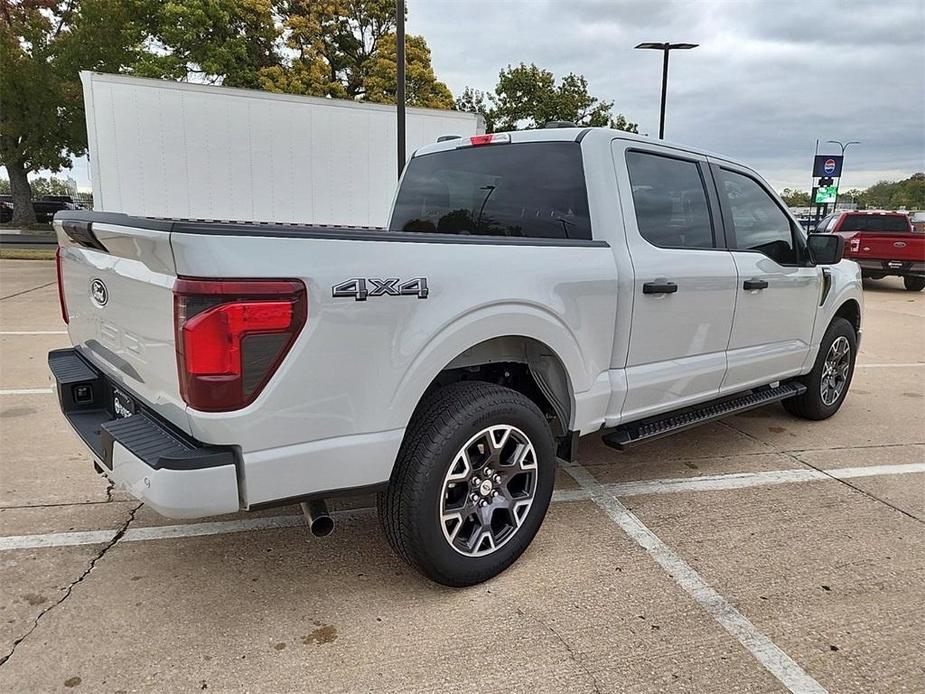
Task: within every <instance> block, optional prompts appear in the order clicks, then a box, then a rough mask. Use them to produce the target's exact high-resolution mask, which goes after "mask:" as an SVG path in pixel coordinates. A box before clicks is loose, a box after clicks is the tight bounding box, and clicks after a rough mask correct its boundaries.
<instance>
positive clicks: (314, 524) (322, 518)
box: [300, 499, 334, 537]
mask: <svg viewBox="0 0 925 694" xmlns="http://www.w3.org/2000/svg"><path fill="white" fill-rule="evenodd" d="M300 505H301V507H302V513H303V514H305V520H307V521H308V529H309V530H310V531H311V533H312V535H314V536H315V537H327V536H328V535H330V534H331V533H333V532H334V519H333V518H331V514H330V513H328V505H327V504H326V503H325V502H324V499H312V500H311V501H303V502H302V503H301V504H300Z"/></svg>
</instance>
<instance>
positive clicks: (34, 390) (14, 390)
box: [0, 388, 55, 395]
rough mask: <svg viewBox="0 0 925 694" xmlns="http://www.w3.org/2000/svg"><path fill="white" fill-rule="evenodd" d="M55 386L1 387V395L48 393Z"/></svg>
mask: <svg viewBox="0 0 925 694" xmlns="http://www.w3.org/2000/svg"><path fill="white" fill-rule="evenodd" d="M54 392H55V391H54V389H53V388H0V395H48V393H54Z"/></svg>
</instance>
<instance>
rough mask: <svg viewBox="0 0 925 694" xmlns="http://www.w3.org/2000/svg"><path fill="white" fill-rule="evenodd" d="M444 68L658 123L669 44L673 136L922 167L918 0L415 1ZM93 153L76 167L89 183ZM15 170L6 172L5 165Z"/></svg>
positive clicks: (857, 169)
mask: <svg viewBox="0 0 925 694" xmlns="http://www.w3.org/2000/svg"><path fill="white" fill-rule="evenodd" d="M406 1H407V5H408V27H407V30H408V32H409V33H415V34H423V35H424V37H425V38H426V39H427V42H428V44H429V45H430V48H431V52H432V54H433V64H434V68H435V71H436V73H437V76H438V77H439V78H440V79H442V80H443V81H445V82H446V83H447V84H448V85H449V87H450V89H451V90H452V91H453V93H454V94H459V93H461V92H462V90H463V89H464V88H465V87H466V86H467V85H468V86H472V87H475V88H477V89H481V90H491V89H493V88H494V86H495V84H496V82H497V76H498V71H499V70H500V69H501V68H503V67H504V66H506V65H508V64H513V65H516V64H518V63H520V62H525V63H531V62H533V63H536V64H537V65H539V66H541V67H543V68H546V69H548V70H551V71H552V72H553V73H555V75H556V76H557V77H558V76H562V75H564V74H567V73H569V72H577V73H581V74H583V75H585V76H586V77H587V78H588V82H589V86H590V90H591V93H592V94H594V95H595V96H598V97H600V98H601V99H604V100H607V101H613V102H614V104H615V107H614V108H615V111H616V112H621V113H624V114H625V115H626V116H627V118H628V119H629V120H631V121H633V122H636V123H639V130H640V132H642V133H648V134H650V135H651V136H653V137H654V136H656V135H657V134H658V104H659V90H660V80H661V54H660V53H658V52H656V51H643V50H639V51H637V50H633V46H635V45H636V44H638V43H640V42H642V41H672V42H682V41H683V42H690V43H698V44H700V47H699V48H696V49H694V50H692V51H679V52H676V53H673V54H672V59H671V69H670V78H669V92H668V116H667V125H666V136H667V139H669V140H673V141H676V142H679V143H683V144H688V145H692V146H697V147H702V148H705V149H708V150H711V151H714V152H717V153H721V154H725V155H728V156H730V157H732V158H735V159H738V160H741V161H743V162H745V163H747V164H750V165H751V166H753V167H754V168H756V169H757V170H758V171H760V172H761V173H762V174H764V176H765V177H766V178H767V179H768V180H769V181H770V182H771V183H772V185H774V186H775V187H776V188H778V189H779V190H780V189H783V188H785V187H791V188H800V189H804V190H807V189H809V187H810V185H811V180H810V173H811V163H812V155H813V150H814V147H815V144H816V139H817V138H819V140H820V141H821V144H820V153H825V154H829V153H834V152H836V151H837V149H836V146H835V145H826V144H825V141H826V140H830V139H832V140H841V141H848V140H860V141H861V142H862V144H860V145H855V146H852V147H851V149H850V150H849V151H848V156H847V158H846V160H845V169H844V177H843V178H842V187H843V188H846V187H847V188H855V187H859V188H861V187H866V186H869V185H871V184H872V183H875V182H876V181H878V180H882V179H892V180H897V179H902V178H906V177H908V176H909V175H910V174H912V173H914V172H916V171H923V170H925V2H923V0H825V1H820V0H799V1H793V0H764V1H763V2H759V1H755V2H752V1H749V0H726V1H722V0H699V1H698V0H685V1H682V2H663V1H659V0H406ZM87 169H88V166H87V161H86V158H83V157H82V158H80V159H78V160H77V161H75V166H74V171H73V174H72V175H73V176H74V177H75V178H76V179H77V181H78V184H79V185H80V186H81V187H86V186H88V185H89V171H88V170H87ZM3 173H5V172H3Z"/></svg>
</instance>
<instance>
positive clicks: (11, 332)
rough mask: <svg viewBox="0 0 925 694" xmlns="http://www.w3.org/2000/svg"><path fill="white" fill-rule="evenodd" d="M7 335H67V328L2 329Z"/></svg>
mask: <svg viewBox="0 0 925 694" xmlns="http://www.w3.org/2000/svg"><path fill="white" fill-rule="evenodd" d="M5 335H67V330H0V336H5Z"/></svg>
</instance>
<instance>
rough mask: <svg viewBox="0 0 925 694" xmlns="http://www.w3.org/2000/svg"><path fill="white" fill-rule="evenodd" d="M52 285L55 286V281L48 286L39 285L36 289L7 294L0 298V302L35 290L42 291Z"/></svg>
mask: <svg viewBox="0 0 925 694" xmlns="http://www.w3.org/2000/svg"><path fill="white" fill-rule="evenodd" d="M53 284H57V280H56V281H55V282H49V283H48V284H40V285H39V286H38V287H32V289H23V290H22V291H21V292H14V293H13V294H7V295H6V296H0V301H4V300H6V299H12V298H13V297H17V296H22V295H23V294H28V293H29V292H34V291H35V290H36V289H44V288H45V287H50V286H51V285H53Z"/></svg>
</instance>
